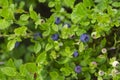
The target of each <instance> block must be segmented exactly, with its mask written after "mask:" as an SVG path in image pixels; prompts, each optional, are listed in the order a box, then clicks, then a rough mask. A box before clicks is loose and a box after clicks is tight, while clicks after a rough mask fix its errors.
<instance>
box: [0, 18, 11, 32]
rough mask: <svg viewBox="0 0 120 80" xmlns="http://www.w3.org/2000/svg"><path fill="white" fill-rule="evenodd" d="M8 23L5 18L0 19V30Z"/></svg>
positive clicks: (6, 26) (7, 25) (8, 24)
mask: <svg viewBox="0 0 120 80" xmlns="http://www.w3.org/2000/svg"><path fill="white" fill-rule="evenodd" d="M10 25H11V23H10V22H8V21H6V20H5V19H0V30H1V29H6V28H8V27H9V26H10Z"/></svg>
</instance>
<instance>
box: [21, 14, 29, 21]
mask: <svg viewBox="0 0 120 80" xmlns="http://www.w3.org/2000/svg"><path fill="white" fill-rule="evenodd" d="M28 18H29V15H28V14H22V15H21V16H20V20H22V21H26V20H28Z"/></svg>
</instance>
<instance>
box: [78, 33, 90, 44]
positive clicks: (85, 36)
mask: <svg viewBox="0 0 120 80" xmlns="http://www.w3.org/2000/svg"><path fill="white" fill-rule="evenodd" d="M89 39H90V36H89V35H88V34H85V33H84V34H82V35H81V36H80V40H81V41H82V42H88V41H89Z"/></svg>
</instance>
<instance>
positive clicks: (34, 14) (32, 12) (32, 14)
mask: <svg viewBox="0 0 120 80" xmlns="http://www.w3.org/2000/svg"><path fill="white" fill-rule="evenodd" d="M29 11H30V17H31V18H32V19H33V20H34V21H37V20H38V15H37V13H36V12H35V11H34V10H33V7H32V6H30V8H29Z"/></svg>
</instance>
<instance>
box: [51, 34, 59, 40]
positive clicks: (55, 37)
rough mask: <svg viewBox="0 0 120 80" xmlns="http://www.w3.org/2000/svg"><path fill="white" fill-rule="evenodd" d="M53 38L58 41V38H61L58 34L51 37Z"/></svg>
mask: <svg viewBox="0 0 120 80" xmlns="http://www.w3.org/2000/svg"><path fill="white" fill-rule="evenodd" d="M51 38H52V40H54V41H57V40H58V38H59V35H58V34H53V35H52V36H51Z"/></svg>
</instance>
